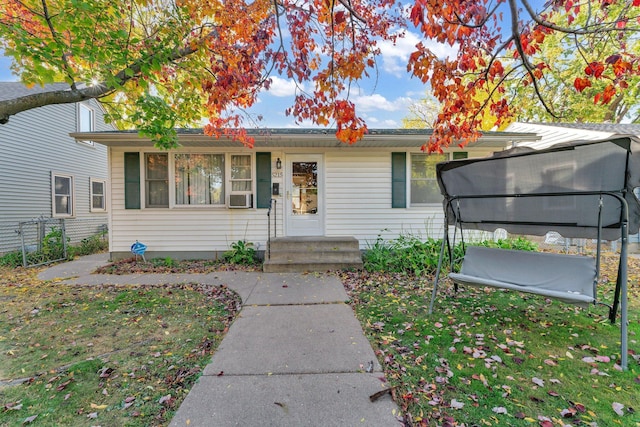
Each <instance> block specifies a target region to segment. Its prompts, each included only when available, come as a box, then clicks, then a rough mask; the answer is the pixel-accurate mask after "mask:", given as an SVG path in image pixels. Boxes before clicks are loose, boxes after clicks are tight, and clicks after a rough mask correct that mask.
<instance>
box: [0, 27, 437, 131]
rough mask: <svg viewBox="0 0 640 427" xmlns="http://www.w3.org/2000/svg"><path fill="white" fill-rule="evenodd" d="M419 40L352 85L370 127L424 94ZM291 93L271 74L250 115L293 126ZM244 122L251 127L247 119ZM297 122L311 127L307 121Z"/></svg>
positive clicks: (3, 68) (388, 122)
mask: <svg viewBox="0 0 640 427" xmlns="http://www.w3.org/2000/svg"><path fill="white" fill-rule="evenodd" d="M418 41H419V38H418V35H417V33H412V32H408V33H407V35H406V36H405V37H404V38H401V39H398V41H397V43H396V44H395V45H393V44H391V43H389V42H385V43H382V45H381V46H380V47H381V50H382V55H381V57H380V58H379V59H378V69H377V72H376V71H375V70H374V71H373V72H372V73H371V74H372V75H371V78H370V79H368V80H366V81H364V82H361V84H360V85H359V86H354V87H352V88H351V94H350V97H349V99H350V100H352V101H353V102H354V103H355V104H356V111H357V112H358V114H359V115H360V116H361V117H363V118H364V119H365V120H366V122H367V125H368V127H369V128H370V129H379V128H398V127H400V126H401V125H402V118H404V117H406V116H407V115H408V107H409V105H410V104H411V103H413V102H416V101H418V100H419V99H421V98H424V97H425V95H426V86H425V85H424V84H423V83H422V82H421V81H420V80H419V79H417V78H411V77H410V75H409V74H408V73H407V71H406V64H407V61H408V59H409V55H410V54H411V52H413V51H414V50H415V45H416V44H417V43H418ZM437 48H438V50H439V52H440V54H441V55H445V54H446V53H448V52H447V50H446V49H445V48H444V47H443V46H438V47H437ZM10 64H11V58H7V57H4V56H2V55H0V81H17V80H18V78H17V77H16V76H15V75H13V74H12V73H11V70H10V69H9V66H10ZM376 73H377V74H376ZM294 93H295V84H293V82H292V81H288V80H286V79H284V78H282V77H279V76H277V75H274V76H273V83H272V85H271V88H270V90H269V91H268V92H263V93H261V95H260V98H259V101H258V103H257V104H256V105H255V106H254V107H253V108H252V109H251V110H250V111H249V112H250V114H251V115H252V116H253V117H257V116H262V117H263V119H262V121H260V122H258V126H259V127H271V128H274V127H277V128H287V127H295V126H296V124H295V121H294V119H293V117H288V116H286V115H285V110H286V109H287V108H288V107H290V106H292V105H293V99H294ZM246 126H248V127H252V126H251V125H250V124H249V123H246ZM300 126H301V127H313V125H312V124H311V123H310V122H308V123H302V124H301V125H300Z"/></svg>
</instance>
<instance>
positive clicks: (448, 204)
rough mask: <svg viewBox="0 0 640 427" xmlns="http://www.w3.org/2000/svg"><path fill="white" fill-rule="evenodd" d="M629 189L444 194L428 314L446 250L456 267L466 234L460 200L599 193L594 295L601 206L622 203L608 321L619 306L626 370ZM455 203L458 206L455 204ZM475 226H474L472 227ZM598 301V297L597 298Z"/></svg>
mask: <svg viewBox="0 0 640 427" xmlns="http://www.w3.org/2000/svg"><path fill="white" fill-rule="evenodd" d="M625 192H626V190H624V189H623V190H621V191H619V192H612V191H571V192H561V193H553V192H551V193H529V194H520V193H513V194H483V195H454V196H445V227H444V236H443V239H442V245H441V249H440V255H439V258H438V264H437V267H436V276H435V280H434V285H433V290H432V293H431V302H430V304H429V314H431V313H432V312H433V306H434V303H435V298H436V294H437V291H438V285H439V282H440V274H441V272H442V266H443V262H444V255H445V251H446V252H447V253H448V255H449V261H450V264H451V266H453V264H454V262H455V260H454V259H453V248H454V247H455V235H456V233H457V230H458V228H459V229H460V234H461V236H463V229H462V226H463V224H464V222H463V220H462V215H460V203H459V202H460V201H461V200H465V199H491V198H493V199H498V198H500V199H503V198H532V197H573V196H576V197H580V196H599V197H600V199H599V201H600V202H599V207H598V231H597V254H596V280H595V281H594V284H593V285H594V295H597V290H596V289H595V286H596V285H597V281H598V280H597V278H598V277H599V271H600V257H601V245H602V230H601V229H602V218H601V214H602V205H603V198H605V199H609V200H610V199H611V198H612V199H613V200H615V201H617V202H618V203H619V205H620V222H619V224H618V225H619V227H617V228H619V230H620V239H621V246H620V260H619V265H618V277H617V280H616V288H615V294H614V301H613V303H612V305H611V306H609V320H610V322H611V323H612V324H614V323H615V320H616V317H617V309H618V305H620V314H621V325H620V335H621V338H620V341H621V350H620V351H621V356H620V357H621V367H622V369H623V370H626V369H627V366H628V355H627V353H628V330H627V325H628V316H627V302H628V301H627V300H628V298H627V281H628V265H627V257H628V240H629V231H628V230H629V208H628V204H627V201H626V199H625V197H624V194H625ZM454 204H455V206H454ZM450 215H453V216H454V218H453V219H452V218H450ZM449 224H453V226H454V230H455V231H454V242H453V245H452V244H451V242H450V240H449ZM483 224H495V225H496V228H499V226H500V225H503V224H505V222H500V221H495V220H492V221H486V222H484V221H483ZM517 224H518V225H535V226H546V227H548V229H549V231H551V230H553V228H554V227H556V226H563V227H567V226H569V227H571V226H573V225H574V224H567V223H562V224H554V223H547V222H544V221H540V222H518V223H517ZM471 228H473V227H471ZM461 239H462V242H463V245H464V237H461ZM455 290H456V291H457V284H455ZM595 302H596V303H597V302H598V301H597V298H596V301H595Z"/></svg>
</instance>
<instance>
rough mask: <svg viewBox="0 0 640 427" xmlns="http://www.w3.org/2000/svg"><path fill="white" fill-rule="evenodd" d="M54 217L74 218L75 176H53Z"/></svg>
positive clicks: (53, 174)
mask: <svg viewBox="0 0 640 427" xmlns="http://www.w3.org/2000/svg"><path fill="white" fill-rule="evenodd" d="M51 185H52V199H53V216H54V217H68V216H73V202H74V200H73V176H71V175H59V174H56V173H52V174H51Z"/></svg>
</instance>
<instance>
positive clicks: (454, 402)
mask: <svg viewBox="0 0 640 427" xmlns="http://www.w3.org/2000/svg"><path fill="white" fill-rule="evenodd" d="M451 407H452V408H453V409H462V408H464V402H458V401H457V400H456V399H453V400H451Z"/></svg>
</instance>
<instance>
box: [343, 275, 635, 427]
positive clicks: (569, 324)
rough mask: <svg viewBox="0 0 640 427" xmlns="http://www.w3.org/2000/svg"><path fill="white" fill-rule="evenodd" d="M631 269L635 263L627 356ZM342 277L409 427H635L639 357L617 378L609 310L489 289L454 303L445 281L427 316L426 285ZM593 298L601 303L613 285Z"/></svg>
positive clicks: (616, 338)
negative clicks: (597, 298)
mask: <svg viewBox="0 0 640 427" xmlns="http://www.w3.org/2000/svg"><path fill="white" fill-rule="evenodd" d="M612 268H613V267H612V264H611V265H610V264H605V265H604V266H603V272H604V273H605V274H606V273H607V272H608V269H612ZM638 271H640V268H638V263H633V264H632V269H631V275H630V279H631V283H632V288H631V290H630V293H631V306H630V310H629V322H630V326H629V331H630V333H629V335H630V338H629V343H630V344H629V348H630V350H631V351H633V352H635V353H638V352H639V351H640V347H639V345H638V335H639V334H640V305H639V303H638V300H637V298H636V297H637V296H639V294H640V289H638V281H637V279H638V277H639V276H638ZM611 277H614V278H615V276H614V275H611ZM342 280H343V282H344V284H345V288H346V289H347V291H348V293H349V295H350V298H351V304H352V306H353V309H354V311H355V312H356V315H357V317H358V318H359V320H360V321H361V323H362V325H363V328H364V329H365V333H366V335H367V336H368V337H369V339H370V341H371V343H372V345H373V347H374V349H375V351H376V353H377V355H378V358H379V360H380V362H381V364H382V366H383V368H384V371H385V374H386V377H387V379H388V381H389V385H390V387H393V390H392V394H393V396H394V398H395V400H396V402H397V403H398V405H399V406H400V407H401V409H402V410H403V411H404V413H405V414H406V421H407V423H408V424H409V425H424V426H435V425H440V426H460V425H465V426H511V425H512V426H531V425H535V426H537V425H540V426H545V427H546V426H564V425H583V426H596V425H597V426H615V425H620V426H639V425H640V412H638V413H637V412H636V411H640V367H639V365H638V359H637V358H635V357H633V355H631V356H630V357H629V370H628V371H626V372H621V371H620V369H619V366H617V365H616V361H617V360H619V356H620V329H619V322H618V323H617V324H616V325H611V324H610V323H609V322H608V320H607V314H608V309H607V308H606V307H603V306H598V307H592V308H590V309H588V310H583V309H579V308H576V307H574V306H571V305H566V304H563V303H560V302H555V301H551V300H548V299H545V298H543V297H540V296H533V295H527V294H521V293H517V292H508V291H503V290H495V289H488V288H487V289H478V288H470V289H464V290H462V291H461V292H458V293H455V294H454V292H453V286H452V285H451V284H447V282H445V286H443V289H442V290H441V291H440V292H439V294H438V298H437V302H436V304H435V308H434V313H433V314H432V315H429V314H428V305H429V299H430V296H431V284H432V281H431V280H429V279H416V278H415V277H412V276H409V275H404V274H382V273H363V272H357V273H343V274H342ZM601 292H603V293H606V294H607V298H608V296H609V295H610V294H611V292H612V285H611V284H608V285H604V286H602V287H601Z"/></svg>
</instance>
